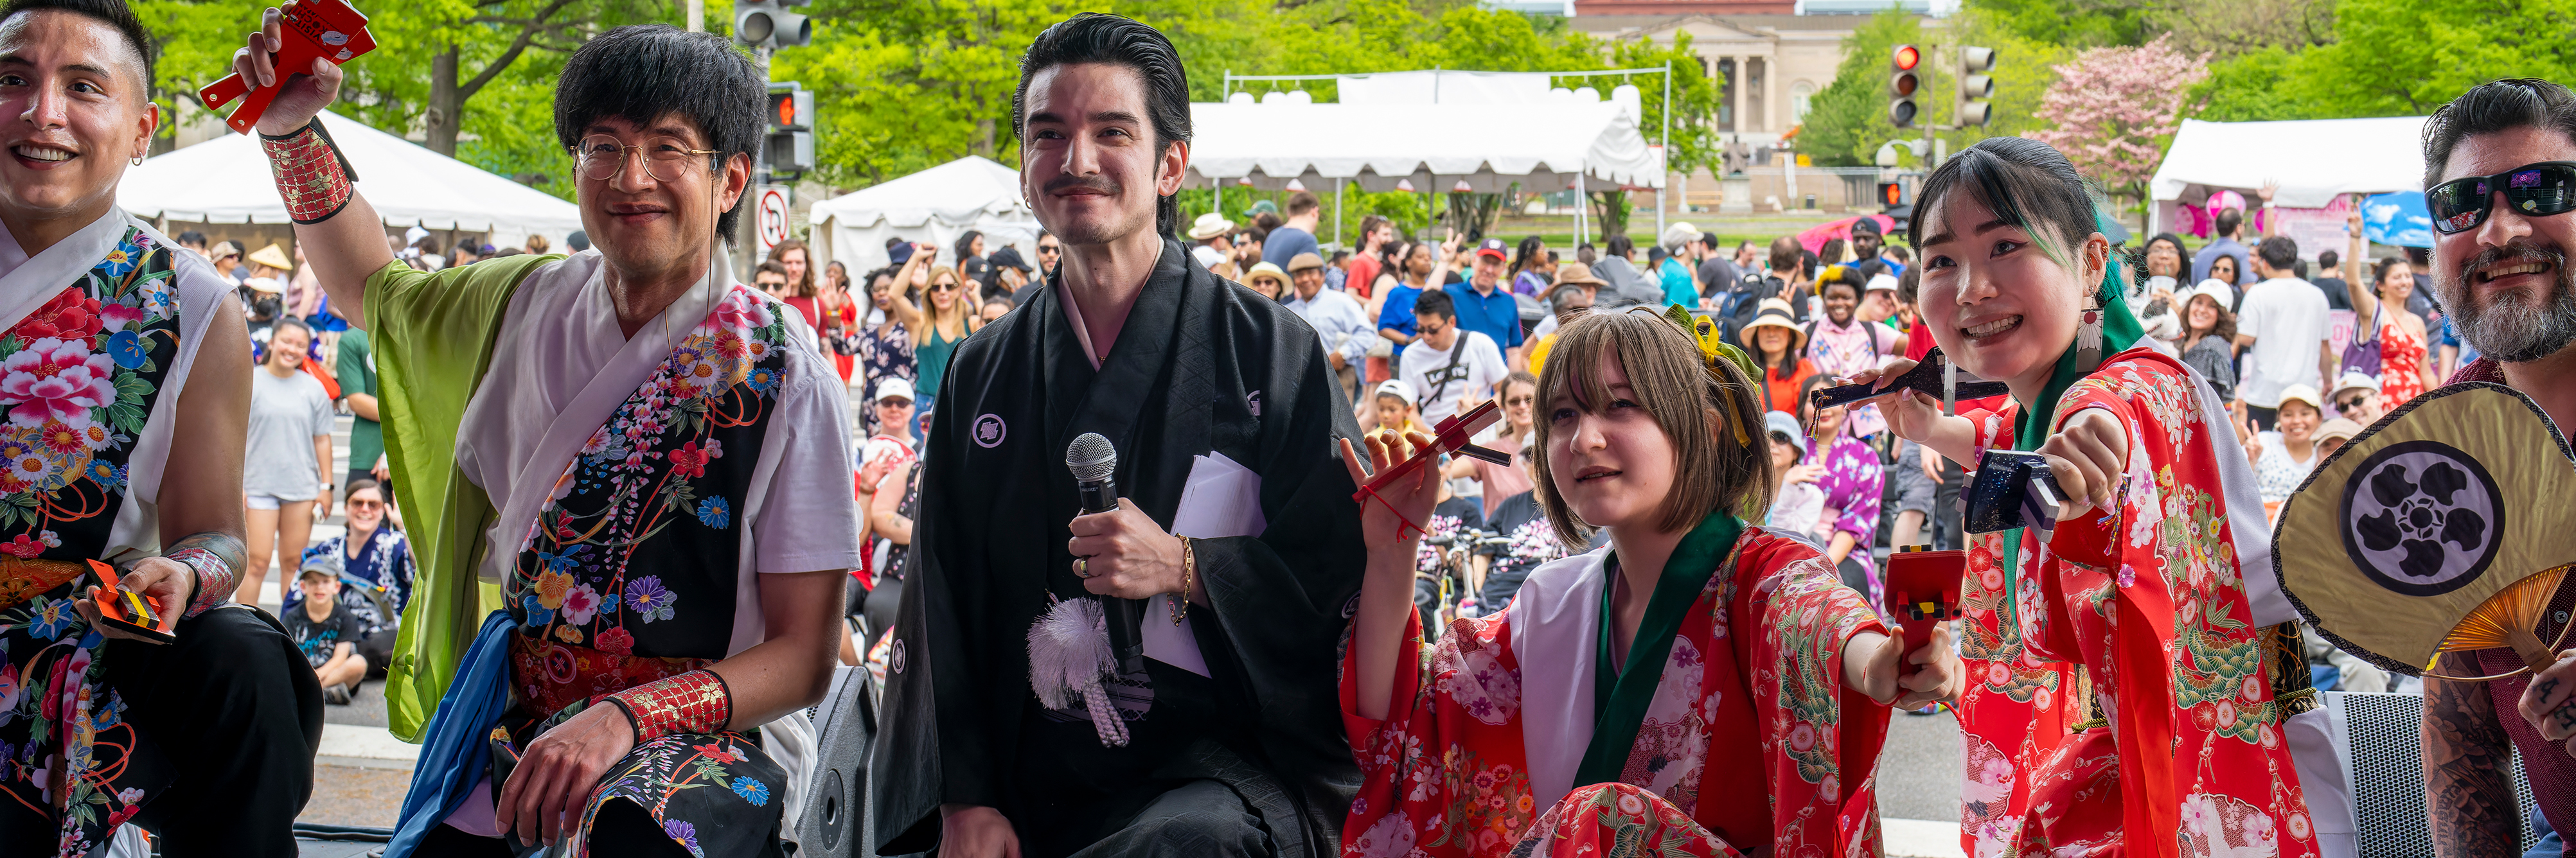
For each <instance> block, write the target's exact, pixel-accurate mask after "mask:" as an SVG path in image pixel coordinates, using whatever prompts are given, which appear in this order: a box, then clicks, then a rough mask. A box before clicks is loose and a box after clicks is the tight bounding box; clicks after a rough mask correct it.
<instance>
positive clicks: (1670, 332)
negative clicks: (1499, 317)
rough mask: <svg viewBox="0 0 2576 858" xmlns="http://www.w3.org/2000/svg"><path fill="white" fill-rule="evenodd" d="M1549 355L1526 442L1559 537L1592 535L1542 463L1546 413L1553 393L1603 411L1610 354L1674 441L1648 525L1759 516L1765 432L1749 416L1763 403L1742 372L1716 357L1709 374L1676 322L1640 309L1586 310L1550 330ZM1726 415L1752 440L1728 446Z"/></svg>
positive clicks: (1548, 432) (1577, 540)
mask: <svg viewBox="0 0 2576 858" xmlns="http://www.w3.org/2000/svg"><path fill="white" fill-rule="evenodd" d="M1549 352H1550V357H1549V358H1548V361H1547V366H1546V367H1544V368H1543V371H1542V372H1541V373H1540V375H1539V379H1538V413H1537V415H1535V416H1536V417H1537V420H1536V421H1535V422H1536V424H1537V427H1536V428H1537V430H1538V433H1537V438H1536V439H1535V440H1533V441H1532V443H1533V444H1534V445H1535V446H1536V447H1537V453H1538V455H1536V456H1533V457H1531V465H1532V470H1534V471H1536V476H1537V477H1538V480H1537V482H1538V486H1537V490H1538V502H1539V507H1540V508H1541V509H1544V510H1546V511H1547V520H1548V523H1549V524H1550V525H1553V526H1554V527H1555V528H1556V535H1557V539H1558V540H1560V541H1561V542H1563V543H1564V544H1565V545H1568V546H1579V545H1582V544H1584V543H1586V542H1589V541H1591V539H1592V532H1593V531H1594V530H1596V529H1597V528H1594V527H1593V526H1592V525H1589V524H1586V523H1584V522H1583V521H1582V520H1580V519H1578V518H1576V517H1575V515H1574V512H1573V511H1572V510H1570V509H1567V508H1566V505H1565V496H1564V494H1563V493H1562V492H1560V491H1558V489H1557V485H1556V479H1555V475H1554V474H1552V473H1550V472H1549V470H1548V455H1547V451H1548V449H1549V446H1548V445H1549V444H1550V442H1551V438H1552V434H1553V433H1552V430H1553V428H1554V425H1555V422H1556V421H1555V420H1554V419H1552V417H1551V416H1550V415H1551V414H1552V413H1553V411H1554V410H1555V408H1556V407H1557V405H1556V403H1558V402H1559V401H1560V400H1559V395H1560V394H1563V395H1564V398H1565V399H1567V400H1570V401H1571V402H1572V404H1573V407H1575V408H1578V409H1582V410H1584V411H1587V412H1591V413H1595V414H1597V413H1601V411H1602V410H1603V409H1605V408H1607V407H1608V406H1609V402H1610V398H1611V397H1610V387H1609V384H1608V383H1607V382H1606V381H1605V380H1604V378H1603V373H1602V372H1601V368H1602V367H1604V366H1606V365H1607V364H1608V360H1609V359H1610V358H1611V357H1612V356H1614V355H1615V356H1616V357H1617V358H1618V360H1619V365H1620V366H1621V367H1622V368H1624V369H1626V370H1627V373H1628V386H1629V388H1631V389H1632V390H1634V391H1635V392H1636V398H1635V400H1634V401H1635V402H1636V403H1637V404H1638V405H1640V406H1643V407H1644V408H1645V409H1646V413H1648V414H1651V415H1653V416H1654V418H1655V424H1656V425H1657V426H1660V427H1662V428H1663V430H1664V435H1665V437H1668V438H1671V439H1672V442H1673V449H1674V454H1675V455H1674V461H1673V463H1672V467H1673V490H1672V493H1671V494H1669V495H1666V496H1665V497H1664V503H1663V508H1662V510H1661V515H1660V516H1659V517H1658V520H1657V521H1656V525H1657V526H1658V527H1660V528H1662V529H1663V530H1664V531H1666V532H1671V531H1680V530H1689V529H1690V528H1692V527H1694V526H1697V525H1698V524H1699V522H1700V520H1701V519H1704V518H1707V517H1708V515H1709V514H1710V513H1712V512H1718V511H1721V510H1723V511H1725V512H1727V513H1728V514H1731V515H1734V516H1736V517H1739V518H1745V519H1750V520H1752V521H1753V522H1754V523H1755V524H1759V523H1761V519H1762V517H1763V516H1764V515H1765V514H1767V513H1768V512H1769V511H1770V509H1771V495H1772V487H1771V480H1772V476H1771V451H1770V443H1769V437H1770V436H1769V435H1768V434H1767V433H1765V432H1764V431H1763V430H1762V424H1760V423H1758V422H1753V421H1754V418H1755V416H1756V415H1759V414H1761V413H1762V410H1761V407H1760V406H1759V405H1757V404H1755V402H1754V398H1753V385H1752V382H1751V381H1749V380H1748V379H1746V378H1745V376H1744V373H1743V371H1741V370H1739V369H1737V368H1736V367H1735V366H1734V364H1732V363H1728V362H1726V361H1719V362H1718V372H1717V373H1716V374H1714V375H1712V374H1711V373H1710V372H1709V370H1708V369H1707V368H1706V367H1707V365H1706V364H1704V363H1702V362H1701V360H1700V351H1699V346H1698V345H1696V344H1694V343H1692V342H1691V340H1690V337H1689V336H1688V335H1686V334H1684V333H1682V330H1681V328H1680V327H1678V326H1676V325H1674V324H1673V323H1672V322H1671V321H1668V320H1666V319H1664V318H1663V317H1660V316H1654V315H1649V314H1648V313H1646V312H1644V311H1632V312H1627V313H1592V314H1587V315H1585V316H1584V317H1582V318H1580V319H1576V320H1575V321H1574V322H1573V323H1572V324H1569V325H1566V326H1565V327H1563V328H1561V329H1559V330H1558V331H1557V333H1556V345H1555V346H1554V347H1552V348H1551V349H1549ZM1729 419H1733V420H1737V421H1744V422H1742V423H1740V424H1739V426H1740V427H1741V428H1742V429H1743V430H1744V432H1745V434H1746V436H1747V437H1750V438H1751V439H1752V443H1750V444H1745V443H1737V441H1736V433H1735V432H1734V431H1733V430H1731V429H1730V428H1729V427H1728V426H1727V421H1728V420H1729Z"/></svg>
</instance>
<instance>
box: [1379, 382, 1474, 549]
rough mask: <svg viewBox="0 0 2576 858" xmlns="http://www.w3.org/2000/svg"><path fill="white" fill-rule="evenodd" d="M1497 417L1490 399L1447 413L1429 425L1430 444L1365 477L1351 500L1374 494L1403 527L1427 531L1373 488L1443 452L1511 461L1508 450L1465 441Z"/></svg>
mask: <svg viewBox="0 0 2576 858" xmlns="http://www.w3.org/2000/svg"><path fill="white" fill-rule="evenodd" d="M1501 419H1503V411H1502V407H1501V406H1499V405H1496V404H1495V403H1494V402H1493V401H1492V400H1487V401H1486V402H1485V404H1483V405H1479V406H1476V407H1474V408H1471V409H1468V410H1467V412H1466V413H1464V414H1452V415H1450V416H1449V417H1448V419H1445V420H1442V421H1440V423H1439V425H1436V426H1433V427H1431V446H1429V447H1426V448H1423V449H1421V450H1418V451H1415V452H1414V454H1413V457H1412V458H1409V459H1406V460H1404V461H1402V462H1397V463H1396V464H1395V466H1394V467H1391V468H1388V469H1386V470H1384V471H1381V472H1379V473H1378V475H1377V476H1376V477H1375V478H1372V479H1370V480H1369V481H1368V485H1365V486H1361V487H1360V490H1359V491H1356V492H1352V493H1351V500H1355V501H1359V502H1360V503H1361V504H1362V505H1366V504H1367V503H1368V499H1369V498H1377V502H1378V503H1383V504H1386V508H1387V509H1388V510H1389V511H1391V512H1395V517H1396V519H1397V520H1399V521H1404V527H1406V528H1412V530H1413V532H1415V533H1427V532H1428V531H1425V530H1423V529H1422V526H1421V525H1418V524H1415V523H1413V522H1412V521H1410V520H1406V519H1405V518H1404V513H1403V512H1402V511H1399V510H1396V508H1395V505H1394V504H1391V503H1387V501H1386V499H1385V498H1381V497H1377V490H1378V489H1381V488H1385V487H1387V486H1390V485H1394V484H1395V479H1396V478H1397V477H1401V476H1404V475H1406V474H1410V473H1413V472H1414V470H1415V469H1418V468H1421V467H1423V466H1424V465H1427V464H1429V463H1431V462H1432V461H1434V460H1436V459H1438V458H1439V457H1440V456H1441V455H1442V454H1444V453H1457V454H1459V455H1462V456H1474V457H1476V458H1479V459H1483V460H1485V461H1488V462H1492V463H1494V464H1497V465H1509V464H1511V463H1512V456H1511V454H1509V453H1505V452H1503V451H1501V450H1494V449H1489V448H1485V447H1479V446H1476V445H1474V444H1470V443H1467V439H1469V438H1473V437H1475V435H1476V433H1478V432H1482V431H1485V427H1487V426H1492V425H1494V421H1496V420H1501ZM1403 532H1404V530H1403V528H1398V529H1397V530H1396V533H1398V534H1401V533H1403Z"/></svg>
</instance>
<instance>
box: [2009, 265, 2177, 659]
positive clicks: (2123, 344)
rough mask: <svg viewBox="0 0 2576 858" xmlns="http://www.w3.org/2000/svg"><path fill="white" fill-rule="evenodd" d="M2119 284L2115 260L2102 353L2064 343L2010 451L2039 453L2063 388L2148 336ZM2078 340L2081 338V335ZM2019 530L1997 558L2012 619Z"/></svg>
mask: <svg viewBox="0 0 2576 858" xmlns="http://www.w3.org/2000/svg"><path fill="white" fill-rule="evenodd" d="M2119 284H2120V266H2119V264H2118V263H2116V262H2115V263H2113V264H2112V265H2111V266H2110V270H2109V271H2107V272H2105V273H2104V274H2103V276H2102V285H2101V289H2100V291H2099V293H2098V294H2100V295H2101V296H2103V297H2104V298H2105V299H2106V300H2104V301H2103V302H2102V303H2103V304H2104V305H2105V306H2103V307H2102V349H2101V351H2099V352H2096V353H2094V354H2093V355H2091V356H2090V359H2089V360H2088V359H2087V356H2086V355H2085V354H2084V352H2085V349H2083V348H2081V347H2080V345H2078V344H2074V343H2070V344H2068V345H2067V347H2066V353H2065V354H2061V355H2058V356H2057V370H2056V371H2055V372H2053V373H2050V374H2049V376H2048V386H2047V387H2044V388H2041V389H2040V391H2039V401H2037V402H2024V403H2021V406H2022V408H2021V416H2020V418H2019V419H2018V420H2017V422H2015V423H2014V424H2013V444H2012V446H2011V447H2010V448H2009V449H2013V450H2037V449H2039V445H2041V444H2044V443H2047V442H2048V436H2049V435H2050V434H2051V433H2053V432H2054V431H2056V430H2055V426H2056V423H2057V400H2059V399H2061V398H2064V397H2065V396H2066V389H2067V388H2070V387H2074V386H2075V383H2076V382H2077V381H2081V380H2083V378H2084V377H2085V376H2088V375H2092V374H2093V372H2094V371H2095V370H2098V369H2101V368H2102V361H2104V360H2107V359H2109V358H2110V356H2112V355H2115V354H2119V353H2121V352H2124V351H2128V350H2129V349H2130V347H2132V346H2135V345H2137V343H2138V340H2140V339H2144V338H2145V337H2146V335H2147V332H2146V329H2145V328H2143V327H2141V326H2140V325H2139V324H2138V317H2137V316H2134V315H2131V314H2130V313H2129V302H2127V301H2125V300H2121V298H2120V293H2121V290H2120V285H2119ZM2077 338H2078V339H2081V338H2082V334H2081V333H2080V332H2079V333H2078V334H2077ZM2023 530H2025V528H2019V527H2016V528H2013V529H2011V530H2009V531H2005V532H2004V545H2003V551H2002V552H2000V554H2001V556H2000V557H1999V558H1998V559H1999V560H2000V561H2001V562H2002V563H2003V573H2004V615H2005V616H2007V617H2010V616H2012V612H2013V611H2014V610H2015V609H2016V607H2017V606H2018V605H2020V604H2021V602H2020V592H2019V591H2020V586H2019V582H2020V577H2019V576H2018V575H2016V574H2015V573H2016V571H2017V567H2019V566H2020V565H2021V535H2022V531H2023Z"/></svg>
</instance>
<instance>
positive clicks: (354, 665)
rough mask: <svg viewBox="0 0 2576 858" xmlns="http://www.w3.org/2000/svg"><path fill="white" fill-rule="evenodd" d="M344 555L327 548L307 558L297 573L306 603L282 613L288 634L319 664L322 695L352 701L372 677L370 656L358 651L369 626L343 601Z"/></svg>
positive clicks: (316, 669)
mask: <svg viewBox="0 0 2576 858" xmlns="http://www.w3.org/2000/svg"><path fill="white" fill-rule="evenodd" d="M339 559H340V558H339V557H338V555H335V554H325V555H322V556H319V557H315V558H312V559H310V560H306V561H304V571H303V572H302V573H300V574H298V575H297V576H296V579H295V587H296V589H297V590H299V591H302V592H303V594H304V600H303V604H302V605H299V606H298V608H299V610H292V611H287V612H286V616H285V617H283V618H282V619H283V620H284V621H285V622H284V625H285V626H286V634H287V637H290V638H293V639H294V640H295V647H296V649H298V650H302V651H303V653H304V660H305V661H306V662H308V663H310V664H312V665H313V675H314V676H315V677H317V678H319V679H320V680H321V681H322V699H323V700H326V701H329V702H330V703H332V704H334V705H339V706H347V705H349V697H350V695H353V694H356V693H357V691H358V681H359V680H362V679H365V678H367V660H366V659H364V658H361V657H359V656H358V641H359V640H360V639H362V637H363V636H364V634H365V631H366V630H365V629H364V628H363V627H361V626H360V625H359V624H358V618H357V616H356V615H354V614H351V613H349V607H348V606H347V605H343V604H340V570H339V565H340V564H339Z"/></svg>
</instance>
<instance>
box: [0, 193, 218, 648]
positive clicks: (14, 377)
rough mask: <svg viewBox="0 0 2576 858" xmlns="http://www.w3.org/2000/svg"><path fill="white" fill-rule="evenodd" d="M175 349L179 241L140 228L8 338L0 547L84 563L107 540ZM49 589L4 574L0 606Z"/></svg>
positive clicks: (0, 351) (0, 390) (0, 452)
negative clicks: (164, 240)
mask: <svg viewBox="0 0 2576 858" xmlns="http://www.w3.org/2000/svg"><path fill="white" fill-rule="evenodd" d="M178 355H179V300H178V293H177V282H176V279H175V271H174V269H173V267H172V266H171V261H170V250H169V249H168V248H166V247H161V246H159V245H157V244H156V243H154V241H153V239H152V238H151V236H148V235H145V234H144V233H143V231H142V230H140V229H134V228H128V229H127V230H126V232H125V237H124V238H122V239H120V240H119V241H118V242H117V244H116V247H115V248H114V249H113V250H110V251H108V254H107V256H106V257H105V258H104V259H102V260H101V261H100V262H99V263H98V265H97V266H95V267H92V268H91V269H90V270H89V272H88V273H87V274H84V275H82V276H81V278H80V280H79V281H77V282H75V283H73V284H71V285H70V286H68V287H65V288H64V289H63V290H62V292H61V293H60V294H57V295H55V296H54V299H53V300H52V301H48V302H46V304H45V305H44V306H43V307H42V308H40V309H38V310H36V312H34V313H32V314H29V315H28V316H27V318H26V319H24V320H22V321H20V322H19V323H18V324H17V326H16V327H13V328H11V329H9V332H8V335H7V336H6V337H5V338H0V409H5V410H6V413H7V415H8V416H7V419H6V421H5V422H0V554H5V555H7V556H9V557H13V558H17V559H20V560H34V559H39V558H42V559H47V560H72V561H78V560H86V559H90V558H95V557H99V556H100V554H101V553H102V552H104V551H105V550H106V549H107V546H108V538H109V536H108V531H109V529H110V528H111V527H113V526H114V525H115V523H116V514H117V511H118V509H119V508H120V507H121V506H122V505H123V504H124V501H125V489H126V486H125V467H126V458H127V457H128V456H130V455H132V453H133V448H134V441H135V438H136V437H137V436H140V435H141V434H143V421H144V418H145V416H146V415H149V414H151V413H152V407H153V403H154V402H155V401H156V400H158V399H159V398H160V393H161V387H162V382H163V380H164V376H166V375H168V374H169V371H170V365H171V364H172V363H175V362H177V360H178ZM43 589H48V588H38V589H37V590H36V591H34V592H28V591H25V590H23V589H19V590H17V591H12V590H11V589H10V588H8V586H7V585H6V584H5V583H0V605H5V604H9V603H12V602H16V601H20V600H23V599H25V598H26V597H28V596H32V595H34V594H35V592H42V590H43Z"/></svg>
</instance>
